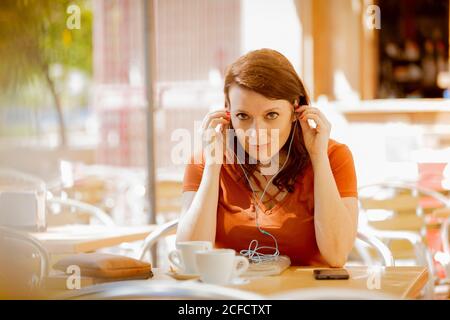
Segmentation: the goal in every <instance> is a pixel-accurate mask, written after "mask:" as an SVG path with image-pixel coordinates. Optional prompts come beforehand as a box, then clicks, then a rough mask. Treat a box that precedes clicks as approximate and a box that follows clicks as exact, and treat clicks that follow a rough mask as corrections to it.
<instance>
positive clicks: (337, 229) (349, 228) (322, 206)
mask: <svg viewBox="0 0 450 320" xmlns="http://www.w3.org/2000/svg"><path fill="white" fill-rule="evenodd" d="M312 163H313V169H314V225H315V231H316V240H317V245H318V247H319V250H320V252H321V254H322V256H323V257H324V258H325V259H326V260H327V262H328V263H329V264H330V265H331V266H332V267H342V266H343V265H344V264H345V262H346V261H347V257H348V254H349V253H350V251H351V250H352V248H353V244H354V241H355V237H356V228H357V226H356V225H355V221H354V219H353V218H352V216H351V213H350V212H349V210H348V209H347V207H346V206H345V204H344V203H343V201H342V199H341V196H340V194H339V191H338V188H337V185H336V182H335V180H334V176H333V172H332V170H331V165H330V161H329V159H328V156H327V155H324V156H322V157H320V158H318V159H316V160H315V161H312Z"/></svg>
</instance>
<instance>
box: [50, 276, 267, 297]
mask: <svg viewBox="0 0 450 320" xmlns="http://www.w3.org/2000/svg"><path fill="white" fill-rule="evenodd" d="M55 299H64V300H90V299H93V300H111V299H113V300H114V299H117V300H121V299H195V300H210V299H212V300H230V299H231V300H263V299H264V297H263V296H261V295H258V294H254V293H251V292H247V291H243V290H239V289H233V288H226V287H221V286H216V285H212V284H206V283H201V282H197V281H184V282H173V281H167V280H134V281H120V282H112V283H104V284H98V285H95V286H90V287H86V288H82V289H80V290H74V292H69V293H65V294H63V295H60V296H57V297H56V298H55Z"/></svg>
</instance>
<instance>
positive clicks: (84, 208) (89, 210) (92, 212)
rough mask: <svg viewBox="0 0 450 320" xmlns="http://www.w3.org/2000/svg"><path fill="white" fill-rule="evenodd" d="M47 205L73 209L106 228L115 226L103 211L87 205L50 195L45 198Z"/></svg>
mask: <svg viewBox="0 0 450 320" xmlns="http://www.w3.org/2000/svg"><path fill="white" fill-rule="evenodd" d="M47 204H49V205H58V206H62V207H67V208H69V209H72V210H73V209H75V210H78V211H80V212H83V213H85V214H87V215H89V217H91V218H95V219H97V220H98V221H99V222H100V223H102V224H104V225H106V226H114V225H115V223H114V221H113V219H112V218H111V217H110V216H109V215H108V214H107V213H106V212H105V211H103V210H101V209H100V208H97V207H96V206H94V205H92V204H89V203H85V202H81V201H78V200H74V199H62V198H58V197H53V196H51V195H50V196H49V197H47Z"/></svg>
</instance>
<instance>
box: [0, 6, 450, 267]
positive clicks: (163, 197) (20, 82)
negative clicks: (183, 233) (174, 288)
mask: <svg viewBox="0 0 450 320" xmlns="http://www.w3.org/2000/svg"><path fill="white" fill-rule="evenodd" d="M449 11H450V8H449V1H448V0H408V1H406V0H398V1H394V0H378V1H368V0H314V1H313V0H276V1H275V0H154V1H148V2H147V3H145V2H144V1H143V0H71V1H69V0H2V1H1V2H0V58H1V61H0V87H1V88H2V89H1V90H0V167H2V168H4V169H5V170H6V169H8V170H11V169H13V170H17V171H19V172H22V173H27V174H32V175H34V176H35V177H38V178H39V179H42V180H43V181H44V182H45V183H46V186H47V190H49V191H51V192H52V193H53V195H57V196H59V197H61V198H63V199H76V200H78V201H82V202H84V203H88V204H92V205H94V206H96V207H98V208H101V209H102V210H103V211H104V212H106V213H107V214H108V215H109V216H110V217H111V218H112V220H113V221H114V223H116V224H118V225H141V224H146V223H153V222H156V223H163V222H166V221H170V220H171V219H173V218H176V217H178V215H179V210H180V196H181V179H182V177H183V169H184V165H183V163H174V162H173V161H172V160H171V155H172V152H173V148H174V146H175V145H177V144H179V143H180V140H179V137H178V138H177V137H176V136H174V135H173V132H174V130H175V129H186V130H188V132H191V133H192V134H193V133H194V121H201V120H202V118H203V117H204V115H205V114H206V113H207V112H208V111H209V110H211V109H214V108H220V107H222V106H223V99H224V97H223V88H222V86H223V76H224V72H225V68H226V66H227V65H229V64H230V63H231V62H233V61H234V60H235V59H237V58H238V57H239V56H240V55H242V54H244V53H246V52H248V51H249V50H253V49H258V48H263V47H267V48H272V49H275V50H278V51H280V52H281V53H283V54H284V55H285V56H286V57H287V58H288V59H289V60H290V61H291V62H292V64H293V65H294V67H295V69H296V70H297V72H298V73H299V75H300V77H301V78H302V79H303V80H304V82H305V84H306V87H307V89H308V91H309V92H310V94H311V97H312V99H313V101H314V104H315V105H316V106H318V107H319V108H320V109H321V110H323V112H324V113H325V114H326V116H327V117H328V118H329V120H330V121H331V122H332V124H333V128H332V133H331V138H333V139H336V140H338V141H339V142H342V143H345V144H347V145H348V146H349V147H350V149H351V150H352V152H353V156H354V160H355V165H356V169H357V176H358V184H359V186H360V188H361V201H362V206H364V205H365V207H364V208H365V209H366V211H367V216H368V217H369V218H370V219H369V220H370V221H372V226H375V227H377V228H379V229H380V230H381V229H383V230H402V231H411V230H413V231H414V232H415V234H418V235H419V236H420V239H422V240H423V241H424V243H425V244H426V246H427V247H428V248H429V250H430V251H429V252H431V253H432V254H433V257H436V253H442V250H443V248H442V243H441V242H440V241H438V239H440V238H439V237H440V236H441V234H440V231H439V230H440V229H439V228H440V223H438V222H437V221H436V220H435V219H434V218H435V217H434V216H430V215H427V214H429V213H432V212H434V210H435V209H437V208H442V207H445V206H446V203H443V202H442V201H438V200H436V199H435V198H433V197H432V196H430V194H428V195H427V196H423V195H419V194H421V190H422V191H423V190H428V191H429V190H432V191H433V192H436V193H438V194H439V195H440V196H442V197H444V199H448V197H449V196H450V193H449V190H450V166H449V164H448V163H449V159H450V90H449V88H450V73H449ZM149 113H150V115H149ZM149 150H150V151H149ZM149 157H150V158H149ZM147 178H149V179H147ZM393 182H400V183H403V184H407V185H408V187H407V188H406V187H405V188H400V189H401V190H400V191H398V190H397V189H398V188H397V189H396V188H394V187H392V185H389V183H393ZM381 183H388V185H387V187H386V185H381ZM373 184H375V186H376V190H377V191H373V192H372V193H371V194H369V193H368V194H367V195H365V193H364V192H365V186H367V185H373ZM418 188H423V189H418ZM394 189H395V190H396V191H395V192H394V191H392V190H394ZM399 197H400V199H401V201H403V202H401V203H402V204H404V205H403V206H402V207H401V208H399V207H398V202H386V201H388V200H387V199H391V198H392V199H397V200H398V199H399ZM402 197H403V198H402ZM404 197H407V198H404ZM408 197H409V198H408ZM364 199H369V200H374V199H375V200H380V201H384V202H379V203H375V202H373V201H372V202H370V201H369V202H364ZM405 199H406V200H405ZM411 199H416V200H417V199H418V200H417V201H413V200H411ZM393 203H394V204H393ZM389 205H391V207H389ZM383 206H384V207H383ZM58 210H61V209H58V208H56V209H55V211H58ZM370 210H372V211H371V212H369V211H370ZM400 211H404V212H409V213H410V215H409V216H408V218H407V219H409V220H407V222H405V221H404V220H402V219H403V218H402V217H404V216H398V215H397V213H398V212H400ZM62 217H63V216H62V215H57V214H54V215H50V216H48V217H47V224H48V225H52V224H53V225H58V224H63V223H68V221H71V220H64V219H62ZM411 217H413V218H414V219H416V220H414V221H413V222H411V221H412V220H411ZM395 219H397V220H395ZM394 220H395V221H394ZM377 223H378V225H376V224H377ZM382 223H384V224H382ZM392 241H393V240H392V239H387V240H386V243H388V242H389V243H391V242H392ZM400 242H401V241H400ZM395 248H397V249H398V255H397V257H398V258H405V261H411V260H408V259H413V258H414V253H413V254H411V255H409V256H408V255H403V253H404V251H402V250H403V249H402V248H404V247H402V245H401V244H399V245H398V246H397V247H395V245H394V244H393V250H394V249H395ZM439 259H441V260H442V255H439V254H438V256H437V260H439ZM445 259H448V257H446V258H445ZM445 261H447V260H445ZM445 261H444V262H442V261H441V262H442V263H445ZM447 263H448V261H447Z"/></svg>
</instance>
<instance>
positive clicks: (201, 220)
mask: <svg viewBox="0 0 450 320" xmlns="http://www.w3.org/2000/svg"><path fill="white" fill-rule="evenodd" d="M220 169H221V165H217V164H213V165H206V166H205V168H204V170H203V176H202V180H201V182H200V186H199V188H198V190H197V192H196V194H195V196H194V199H193V200H192V204H191V205H190V207H189V208H188V209H187V210H186V211H185V212H184V213H183V214H182V216H181V218H180V220H179V223H178V229H177V242H178V241H193V240H204V241H211V242H213V243H214V241H215V237H216V220H217V204H218V200H219V178H220Z"/></svg>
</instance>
